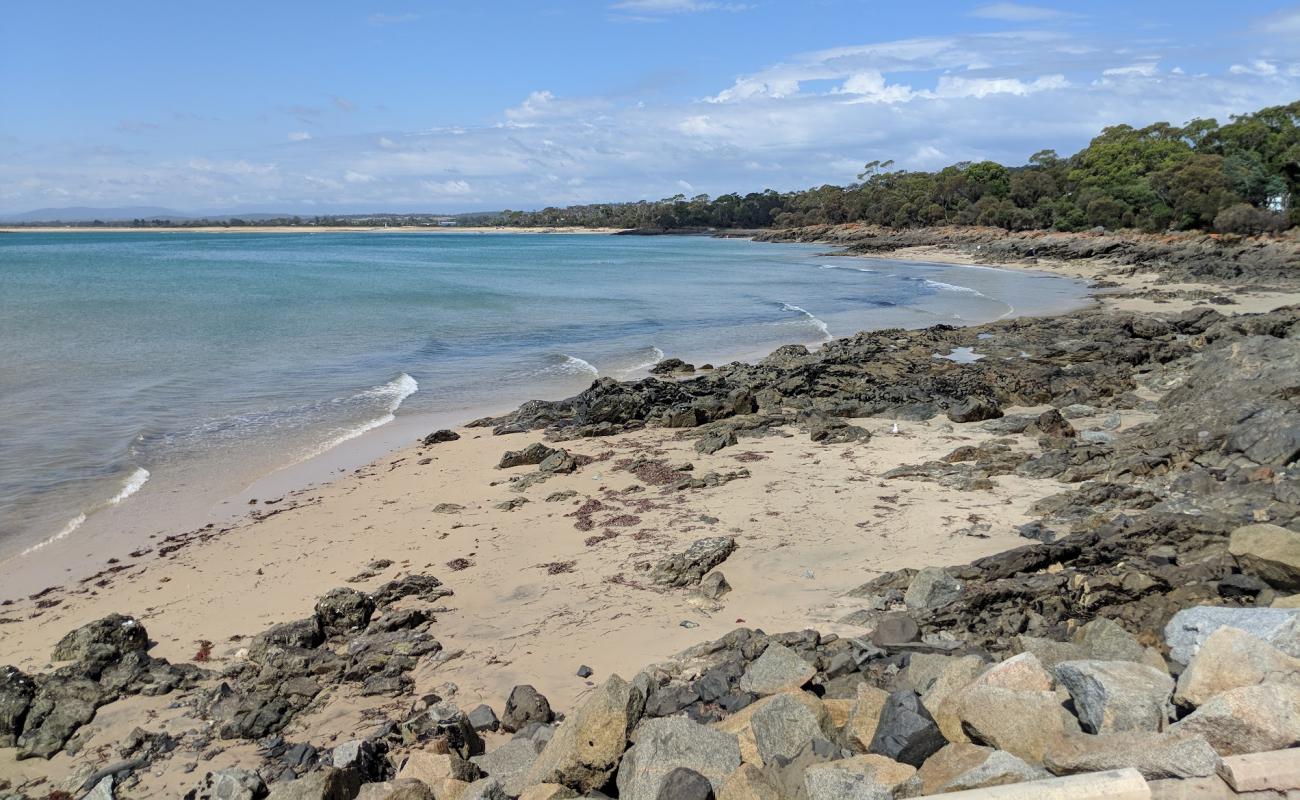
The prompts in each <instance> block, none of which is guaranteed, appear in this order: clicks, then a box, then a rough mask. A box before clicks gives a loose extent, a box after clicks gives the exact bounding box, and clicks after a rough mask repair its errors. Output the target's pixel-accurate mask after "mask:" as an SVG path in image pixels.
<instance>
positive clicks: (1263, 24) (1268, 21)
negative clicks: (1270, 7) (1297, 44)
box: [1253, 8, 1300, 36]
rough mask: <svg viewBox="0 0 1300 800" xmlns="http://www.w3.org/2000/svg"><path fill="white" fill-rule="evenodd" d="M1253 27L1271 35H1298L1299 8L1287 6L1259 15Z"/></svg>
mask: <svg viewBox="0 0 1300 800" xmlns="http://www.w3.org/2000/svg"><path fill="white" fill-rule="evenodd" d="M1253 27H1254V29H1255V30H1256V31H1258V32H1260V33H1266V34H1269V35H1272V36H1300V8H1288V9H1284V10H1282V11H1278V12H1277V13H1275V14H1269V15H1268V16H1266V17H1261V18H1260V19H1258V20H1256V22H1255V25H1254V26H1253Z"/></svg>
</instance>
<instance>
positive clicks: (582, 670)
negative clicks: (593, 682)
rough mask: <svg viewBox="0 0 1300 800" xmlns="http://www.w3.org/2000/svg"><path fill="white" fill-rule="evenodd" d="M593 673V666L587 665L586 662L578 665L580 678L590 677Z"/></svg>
mask: <svg viewBox="0 0 1300 800" xmlns="http://www.w3.org/2000/svg"><path fill="white" fill-rule="evenodd" d="M592 674H593V673H592V670H591V667H589V666H587V665H586V664H583V665H582V666H580V667H578V677H579V678H590V677H591V676H592Z"/></svg>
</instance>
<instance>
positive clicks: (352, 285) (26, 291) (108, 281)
mask: <svg viewBox="0 0 1300 800" xmlns="http://www.w3.org/2000/svg"><path fill="white" fill-rule="evenodd" d="M827 249H828V248H827V247H825V246H821V245H800V244H765V243H756V242H751V241H748V240H743V239H719V238H711V237H704V236H651V237H639V236H604V235H588V234H548V235H520V234H507V233H503V234H480V233H454V232H450V233H444V232H439V233H427V234H426V233H365V232H362V233H326V232H318V233H309V232H303V233H296V232H295V233H220V234H213V233H183V232H103V233H82V232H67V233H0V563H4V564H8V566H9V567H10V568H11V569H12V568H13V567H14V565H15V562H21V560H22V559H24V558H28V557H31V556H32V555H33V554H35V553H38V552H40V551H42V550H44V549H45V548H51V547H55V546H56V545H57V546H64V547H76V548H80V549H84V550H90V549H93V547H94V542H95V537H96V536H102V535H105V532H106V531H108V530H109V529H111V528H118V529H120V528H122V527H123V526H127V527H132V526H133V527H134V528H135V529H138V531H137V533H136V535H140V536H143V531H145V530H146V529H163V530H166V529H167V528H169V527H176V526H182V525H188V524H193V523H194V522H196V521H198V520H199V519H200V518H201V517H202V516H203V515H204V514H207V513H209V512H210V510H211V509H213V508H215V507H216V506H217V505H218V504H220V503H222V502H223V501H224V500H227V499H228V498H230V497H233V496H235V495H238V494H239V493H240V492H243V491H245V490H246V489H247V487H249V486H250V485H252V484H254V483H255V482H256V481H258V480H264V479H265V478H266V476H268V475H273V474H276V473H278V472H282V471H284V470H286V469H289V468H292V467H294V466H295V465H300V464H303V463H308V462H312V461H313V460H314V459H321V458H322V457H324V456H326V455H327V454H331V453H333V454H336V455H335V458H336V460H337V459H338V458H339V457H338V456H337V454H338V453H342V452H349V451H348V447H349V445H350V444H356V443H359V442H363V441H371V442H372V447H371V451H370V452H369V453H368V456H370V457H373V456H374V455H375V452H376V450H375V447H374V446H373V442H381V443H382V444H383V446H385V447H395V446H398V445H400V444H409V443H410V442H411V441H413V439H414V437H415V436H416V435H418V434H419V433H421V432H428V430H432V428H433V426H435V425H444V424H446V425H450V424H454V423H463V422H465V421H468V420H470V419H472V418H475V417H477V416H481V415H483V414H487V413H502V412H505V411H507V410H510V409H511V408H513V407H514V406H515V405H517V404H518V403H520V402H522V401H524V400H528V399H533V398H556V399H557V398H563V397H567V396H570V395H573V394H575V393H577V392H579V391H581V390H582V389H584V388H586V387H587V386H588V385H589V384H590V383H591V382H592V381H593V380H594V379H596V378H597V377H611V378H617V379H620V380H632V379H639V378H643V377H645V376H646V375H647V374H648V370H649V369H650V367H652V366H653V365H654V364H655V363H656V362H657V361H659V360H661V359H663V358H665V357H677V358H683V359H685V360H687V361H690V362H693V363H695V364H701V363H703V362H712V363H714V364H722V363H725V362H728V361H731V360H753V359H758V358H761V357H762V356H763V355H765V354H766V353H767V352H769V351H771V350H772V349H774V348H776V347H778V346H780V345H784V344H790V343H802V344H807V345H810V346H816V345H819V344H820V343H822V342H825V341H827V340H829V339H831V338H832V337H836V336H846V335H850V334H852V333H855V332H857V331H859V330H864V329H877V328H893V327H903V328H917V327H923V326H928V325H933V324H936V323H949V324H970V323H977V322H984V321H988V320H994V319H999V318H1005V317H1009V316H1014V315H1020V314H1042V313H1050V312H1056V311H1062V310H1066V309H1069V308H1073V307H1078V306H1081V305H1083V304H1085V303H1086V291H1085V287H1084V286H1083V285H1082V284H1081V283H1079V282H1077V281H1074V280H1069V279H1065V278H1061V277H1057V276H1052V275H1045V274H1038V273H1033V272H1025V271H1007V270H999V269H993V268H988V267H966V266H953V265H945V264H933V263H919V262H903V261H890V260H881V259H857V258H849V257H843V256H837V255H833V254H828V253H827V252H826V251H827ZM422 426H423V427H422ZM426 428H427V429H428V430H426ZM384 431H389V433H388V434H387V436H388V440H384V439H383V438H382V437H379V436H378V434H380V433H381V432H384ZM394 432H400V436H397V434H396V433H394ZM394 436H397V439H396V440H395V441H394V439H393V437H394ZM351 452H354V453H355V454H359V455H354V458H359V457H361V456H362V455H367V451H366V450H365V449H364V448H361V449H354V450H353V451H351ZM348 466H349V464H347V463H342V462H339V463H337V464H335V467H336V468H337V469H344V468H347V467H348Z"/></svg>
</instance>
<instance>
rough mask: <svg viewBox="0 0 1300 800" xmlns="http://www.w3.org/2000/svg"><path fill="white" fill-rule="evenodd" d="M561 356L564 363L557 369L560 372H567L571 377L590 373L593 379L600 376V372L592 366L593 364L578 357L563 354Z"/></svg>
mask: <svg viewBox="0 0 1300 800" xmlns="http://www.w3.org/2000/svg"><path fill="white" fill-rule="evenodd" d="M560 355H562V356H564V361H563V362H561V363H560V365H559V366H558V367H557V369H559V371H560V372H566V373H568V374H570V375H578V374H581V373H583V372H590V373H591V375H592V377H599V376H600V372H599V371H598V370H597V369H596V368H595V367H593V366H592V365H591V362H589V361H584V360H583V359H581V358H578V357H577V356H571V355H569V354H568V353H561V354H560Z"/></svg>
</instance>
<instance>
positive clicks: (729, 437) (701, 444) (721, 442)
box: [695, 431, 736, 456]
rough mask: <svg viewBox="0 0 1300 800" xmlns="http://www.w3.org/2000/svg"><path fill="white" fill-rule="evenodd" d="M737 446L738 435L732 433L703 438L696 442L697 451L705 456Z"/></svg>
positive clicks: (715, 434)
mask: <svg viewBox="0 0 1300 800" xmlns="http://www.w3.org/2000/svg"><path fill="white" fill-rule="evenodd" d="M735 444H736V434H735V433H732V432H731V431H727V432H725V433H714V434H710V435H708V436H702V437H700V438H699V440H697V441H696V442H695V449H696V450H698V451H699V452H700V453H701V454H703V455H706V456H707V455H712V454H713V453H716V452H718V451H719V450H721V449H722V448H724V447H731V446H733V445H735Z"/></svg>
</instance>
